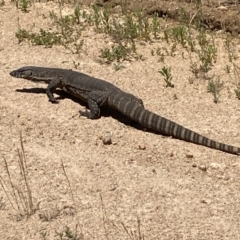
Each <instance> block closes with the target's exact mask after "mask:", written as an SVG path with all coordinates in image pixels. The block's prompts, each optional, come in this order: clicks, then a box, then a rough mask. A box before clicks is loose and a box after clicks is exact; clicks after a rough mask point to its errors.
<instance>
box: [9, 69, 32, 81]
mask: <svg viewBox="0 0 240 240" xmlns="http://www.w3.org/2000/svg"><path fill="white" fill-rule="evenodd" d="M10 75H11V76H12V77H15V78H25V79H29V80H31V79H32V78H33V75H34V71H33V70H32V67H30V66H29V67H22V68H19V69H17V70H14V71H12V72H10Z"/></svg>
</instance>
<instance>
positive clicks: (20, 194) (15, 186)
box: [0, 134, 38, 220]
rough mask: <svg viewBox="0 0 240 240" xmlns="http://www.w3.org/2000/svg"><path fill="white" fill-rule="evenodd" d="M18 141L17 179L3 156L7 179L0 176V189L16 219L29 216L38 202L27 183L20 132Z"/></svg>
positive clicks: (26, 170)
mask: <svg viewBox="0 0 240 240" xmlns="http://www.w3.org/2000/svg"><path fill="white" fill-rule="evenodd" d="M20 143H21V149H20V150H18V166H19V173H18V177H19V178H18V179H17V178H16V177H15V176H12V174H11V172H10V167H9V165H8V163H7V160H6V159H5V158H3V160H4V166H5V171H6V173H7V177H8V180H6V178H3V177H2V176H0V184H1V187H2V190H3V191H4V193H5V194H6V197H7V199H8V201H9V203H10V204H11V206H12V208H13V209H14V210H15V212H16V217H17V219H18V220H21V219H22V218H24V217H27V218H28V217H30V216H31V215H32V214H34V213H35V211H36V210H37V208H38V203H34V200H33V197H32V190H31V187H30V185H29V179H28V178H29V176H28V168H27V162H26V155H25V151H24V148H23V140H22V135H21V134H20Z"/></svg>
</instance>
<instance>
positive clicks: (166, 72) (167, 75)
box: [158, 67, 174, 88]
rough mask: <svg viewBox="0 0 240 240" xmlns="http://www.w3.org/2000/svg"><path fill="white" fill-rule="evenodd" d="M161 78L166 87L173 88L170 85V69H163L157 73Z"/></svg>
mask: <svg viewBox="0 0 240 240" xmlns="http://www.w3.org/2000/svg"><path fill="white" fill-rule="evenodd" d="M158 72H159V73H160V74H161V75H162V76H163V77H164V81H165V83H166V87H172V88H173V87H174V84H173V83H172V74H171V67H168V68H167V67H163V68H162V69H161V70H160V71H158Z"/></svg>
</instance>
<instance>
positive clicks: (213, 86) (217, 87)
mask: <svg viewBox="0 0 240 240" xmlns="http://www.w3.org/2000/svg"><path fill="white" fill-rule="evenodd" d="M222 88H223V82H221V81H220V78H219V77H216V78H214V77H212V78H211V79H210V80H209V82H208V87H207V90H208V92H211V93H212V94H213V101H214V103H218V102H219V97H220V91H221V90H222Z"/></svg>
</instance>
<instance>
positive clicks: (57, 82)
mask: <svg viewBox="0 0 240 240" xmlns="http://www.w3.org/2000/svg"><path fill="white" fill-rule="evenodd" d="M61 86H62V76H58V77H55V78H52V80H51V81H50V83H49V84H48V86H47V88H46V94H47V96H48V99H49V101H50V102H52V103H58V101H57V99H56V98H54V96H53V91H55V90H56V88H57V87H61Z"/></svg>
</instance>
